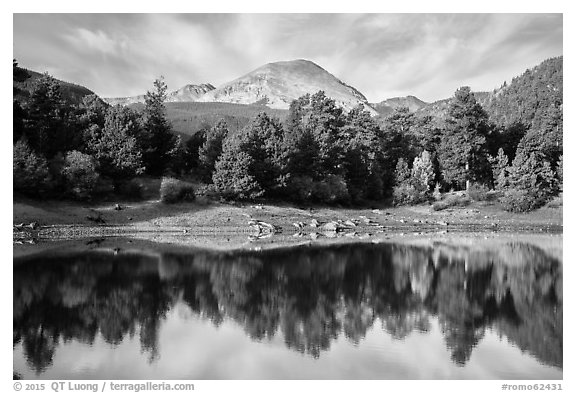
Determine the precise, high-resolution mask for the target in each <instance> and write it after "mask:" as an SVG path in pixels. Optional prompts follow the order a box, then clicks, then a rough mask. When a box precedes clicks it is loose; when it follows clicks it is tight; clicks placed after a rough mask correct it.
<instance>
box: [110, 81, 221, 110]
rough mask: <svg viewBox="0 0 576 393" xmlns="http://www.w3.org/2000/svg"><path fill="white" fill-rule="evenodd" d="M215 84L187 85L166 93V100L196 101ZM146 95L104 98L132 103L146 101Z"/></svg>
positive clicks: (111, 101)
mask: <svg viewBox="0 0 576 393" xmlns="http://www.w3.org/2000/svg"><path fill="white" fill-rule="evenodd" d="M214 89H215V88H214V86H212V85H211V84H210V83H202V84H200V85H185V86H183V87H181V88H180V89H178V90H175V91H172V92H170V93H168V94H167V95H166V102H195V101H197V100H198V98H199V97H200V96H202V95H204V94H205V93H206V92H209V91H211V90H214ZM144 97H145V95H144V94H142V95H138V96H133V97H115V98H104V101H106V102H107V103H108V104H110V105H132V104H138V103H143V102H144Z"/></svg>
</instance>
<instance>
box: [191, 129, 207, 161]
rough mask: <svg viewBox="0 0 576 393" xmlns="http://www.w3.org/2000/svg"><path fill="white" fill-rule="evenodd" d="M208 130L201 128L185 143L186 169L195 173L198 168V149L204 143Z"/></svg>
mask: <svg viewBox="0 0 576 393" xmlns="http://www.w3.org/2000/svg"><path fill="white" fill-rule="evenodd" d="M208 132H209V129H208V130H207V129H206V128H202V129H200V130H198V131H197V132H196V133H195V134H194V135H192V136H191V137H190V139H188V140H187V141H186V169H187V170H192V171H196V170H198V169H199V167H200V148H201V147H202V145H204V143H205V142H206V135H207V134H208Z"/></svg>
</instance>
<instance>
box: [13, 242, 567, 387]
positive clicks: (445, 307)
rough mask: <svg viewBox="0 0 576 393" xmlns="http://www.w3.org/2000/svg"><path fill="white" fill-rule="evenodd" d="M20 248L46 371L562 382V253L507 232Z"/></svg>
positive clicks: (20, 370)
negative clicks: (479, 241)
mask: <svg viewBox="0 0 576 393" xmlns="http://www.w3.org/2000/svg"><path fill="white" fill-rule="evenodd" d="M106 244H107V241H105V242H103V243H101V244H99V245H97V246H94V245H90V246H86V247H85V248H84V249H82V248H80V249H79V248H78V247H75V249H74V250H75V251H69V252H56V253H55V252H51V253H45V254H44V255H37V256H34V257H28V258H26V259H25V260H15V264H14V315H13V318H14V319H13V322H14V338H13V339H14V351H13V360H14V373H15V374H17V375H18V376H20V377H22V378H41V379H292V378H294V379H308V378H311V379H323V378H332V379H419V378H424V379H441V378H454V379H466V378H474V379H484V378H487V379H499V378H502V379H560V378H562V263H561V261H559V260H558V259H557V258H555V257H554V256H553V255H550V254H548V253H547V252H545V251H544V249H543V248H540V247H538V246H535V245H530V244H523V243H518V242H510V243H507V244H501V245H499V246H497V247H496V246H494V247H484V248H482V247H474V246H471V245H466V246H464V245H462V246H458V245H454V244H445V243H441V242H437V243H430V244H428V245H421V246H416V245H411V246H409V245H401V244H379V245H374V244H362V245H340V246H337V247H335V246H330V247H302V248H297V249H290V250H276V251H261V252H253V253H250V252H242V253H215V252H205V251H199V252H195V253H191V252H189V251H188V252H183V251H171V252H158V251H153V250H152V249H145V248H142V249H136V248H132V249H129V248H128V247H130V246H128V244H127V247H126V248H120V249H118V248H116V249H115V250H112V249H107V248H106Z"/></svg>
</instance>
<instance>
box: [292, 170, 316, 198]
mask: <svg viewBox="0 0 576 393" xmlns="http://www.w3.org/2000/svg"><path fill="white" fill-rule="evenodd" d="M288 189H289V190H290V195H291V197H292V198H293V199H294V200H296V201H298V202H306V201H310V200H311V199H312V195H313V193H314V180H312V178H311V177H308V176H295V177H293V178H292V179H291V180H290V182H289V184H288Z"/></svg>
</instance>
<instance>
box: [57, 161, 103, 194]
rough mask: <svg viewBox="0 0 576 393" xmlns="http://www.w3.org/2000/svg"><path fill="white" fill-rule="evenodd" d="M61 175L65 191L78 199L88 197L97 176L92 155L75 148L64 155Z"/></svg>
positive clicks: (96, 180)
mask: <svg viewBox="0 0 576 393" xmlns="http://www.w3.org/2000/svg"><path fill="white" fill-rule="evenodd" d="M62 175H63V176H64V180H65V184H66V190H67V192H68V193H70V194H71V195H72V196H73V197H75V198H78V199H89V198H90V197H91V196H92V193H93V191H94V189H95V187H96V184H97V183H98V178H99V175H98V172H96V164H95V163H94V159H93V158H92V156H90V155H88V154H84V153H81V152H79V151H75V150H74V151H71V152H69V153H68V154H67V155H66V158H65V159H64V167H63V168H62Z"/></svg>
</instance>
